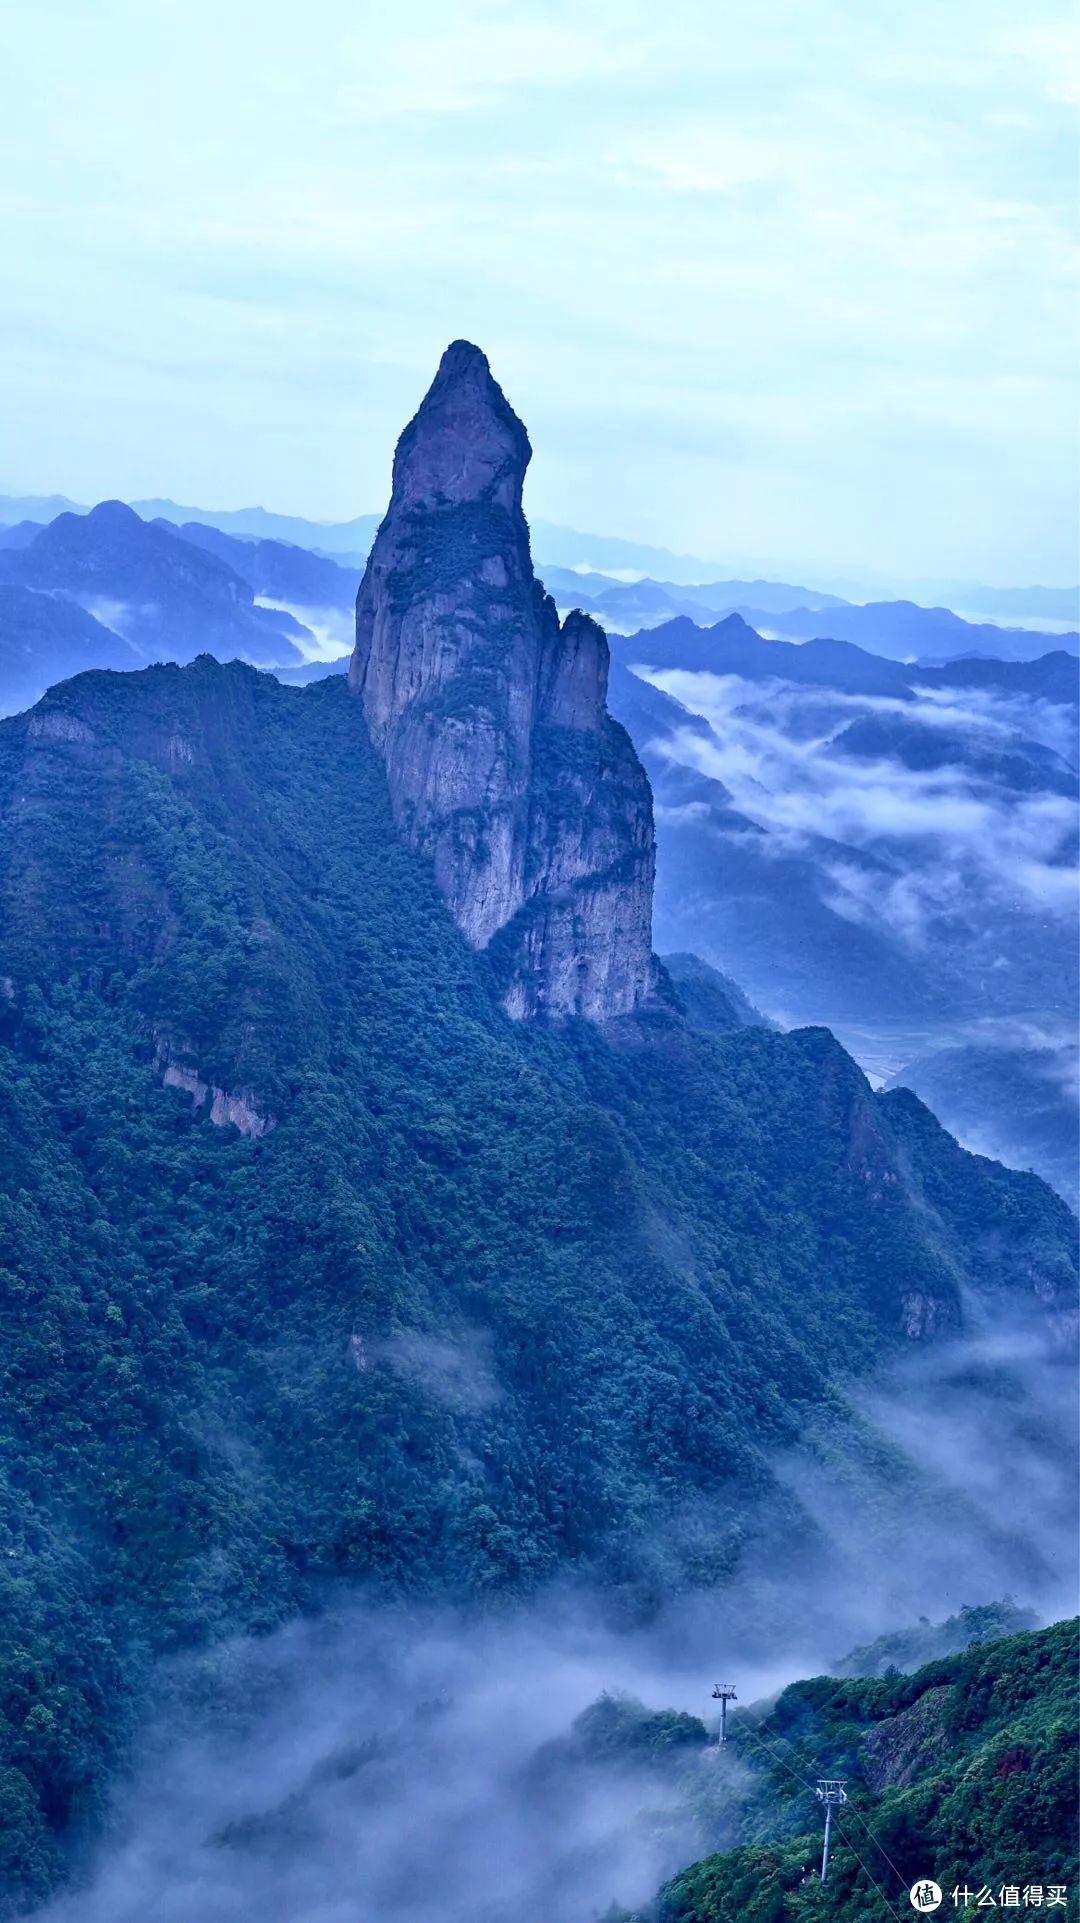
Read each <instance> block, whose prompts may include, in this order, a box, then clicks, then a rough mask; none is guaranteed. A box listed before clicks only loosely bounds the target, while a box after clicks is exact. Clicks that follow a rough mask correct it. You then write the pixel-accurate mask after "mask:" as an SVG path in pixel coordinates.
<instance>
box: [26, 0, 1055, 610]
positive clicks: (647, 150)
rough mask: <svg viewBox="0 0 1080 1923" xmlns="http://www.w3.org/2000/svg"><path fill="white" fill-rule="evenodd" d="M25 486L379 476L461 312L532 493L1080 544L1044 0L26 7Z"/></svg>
mask: <svg viewBox="0 0 1080 1923" xmlns="http://www.w3.org/2000/svg"><path fill="white" fill-rule="evenodd" d="M0 39H2V45H3V55H2V58H0V245H2V249H3V253H2V258H3V260H4V263H5V267H4V276H3V286H2V291H0V350H2V353H3V360H4V366H5V373H6V376H7V379H6V381H5V391H6V395H7V398H6V399H5V400H4V401H3V402H2V403H0V491H3V492H8V493H51V492H54V491H55V492H61V493H65V494H68V495H71V496H72V497H73V498H75V499H77V500H81V501H92V500H96V499H100V498H102V497H105V496H109V495H119V496H122V497H126V498H138V497H140V496H144V495H169V496H171V497H172V498H174V499H176V500H179V501H183V502H189V503H194V504H197V505H200V506H203V507H212V508H223V507H241V506H247V505H251V504H253V503H259V504H261V505H264V506H266V507H269V508H273V509H278V510H281V511H285V512H292V513H299V514H306V515H310V516H313V517H316V518H326V519H345V518H349V517H351V516H352V515H354V514H358V513H367V512H373V511H376V510H380V509H381V508H382V507H383V505H384V504H385V500H386V497H387V492H388V479H389V466H390V459H391V454H392V449H393V444H394V441H395V439H396V437H397V434H398V433H399V431H400V429H401V427H402V426H403V424H404V422H405V421H406V419H407V418H408V417H409V415H410V414H411V413H412V411H413V410H414V408H415V406H416V404H417V402H418V401H419V399H420V397H421V395H422V393H423V391H424V389H425V388H426V386H427V384H428V382H429V380H430V378H431V375H432V373H433V372H434V368H435V365H436V364H437V361H438V357H439V354H440V352H441V351H442V348H443V347H444V346H445V344H446V343H447V341H448V340H450V339H452V338H455V337H457V336H465V337H466V338H470V339H473V340H476V341H477V342H479V344H480V345H481V346H483V347H484V348H485V350H486V351H487V353H488V355H489V357H490V359H491V362H492V367H493V371H494V372H495V374H496V376H497V378H498V379H499V380H500V381H501V382H502V384H503V386H504V388H505V389H506V392H507V394H508V396H509V398H510V399H511V401H512V402H513V404H514V405H515V407H516V408H517V410H518V412H519V413H520V414H521V415H522V416H523V418H524V419H525V420H526V422H527V425H528V427H529V431H530V435H531V438H532V442H533V446H534V449H535V450H536V451H535V455H534V461H533V469H532V472H531V475H530V480H529V484H528V494H527V502H526V505H527V507H528V509H529V511H530V513H531V514H533V515H534V516H536V517H539V518H543V519H545V520H549V521H555V522H559V523H563V524H568V525H571V526H575V527H580V528H585V529H589V530H597V531H600V532H603V533H607V534H617V535H623V536H626V537H629V538H632V539H635V540H641V541H648V542H654V543H659V544H662V545H665V546H668V547H671V548H674V549H676V550H677V551H680V552H691V553H694V554H697V555H701V556H704V557H706V558H707V559H709V560H711V561H715V562H717V563H719V564H721V565H722V566H725V567H730V568H732V569H733V570H734V569H736V568H740V569H741V568H743V567H745V566H747V565H751V564H753V565H755V566H762V567H766V568H774V567H778V566H782V567H783V569H784V570H785V571H786V570H788V569H790V568H792V567H795V566H798V567H799V568H800V569H801V570H802V578H808V579H810V580H811V582H812V581H813V578H814V572H815V569H816V570H817V572H818V574H819V576H822V577H823V576H825V575H826V574H829V573H835V572H836V571H837V570H838V569H839V570H849V571H850V570H855V571H859V572H861V573H862V574H864V575H871V574H873V573H875V572H877V573H880V574H881V575H882V576H883V577H884V576H888V577H890V578H893V579H896V580H899V581H903V580H904V579H908V578H920V579H922V578H928V577H934V576H940V577H946V578H949V579H956V578H963V577H965V576H968V577H971V578H977V579H982V580H986V581H990V582H993V583H996V584H1000V585H1005V584H1009V583H1028V582H1031V581H1036V580H1037V581H1040V582H1045V583H1047V584H1051V585H1062V584H1065V583H1067V582H1070V581H1073V580H1075V579H1076V576H1077V555H1076V544H1077V534H1076V528H1077V480H1076V471H1077V461H1076V455H1077V437H1076V426H1075V422H1076V404H1077V393H1076V387H1077V366H1076V354H1075V347H1074V344H1073V337H1074V334H1075V319H1076V305H1075V271H1076V243H1077V238H1078V234H1077V216H1076V211H1075V177H1076V162H1077V127H1076V117H1075V105H1076V102H1077V100H1080V84H1078V81H1077V73H1076V67H1077V33H1076V28H1075V21H1074V17H1073V14H1072V8H1071V6H1065V5H1059V4H1057V0H1025V5H1024V6H1020V5H1018V4H1017V3H1016V0H948V4H947V5H946V4H943V3H942V0H905V4H903V5H900V4H893V3H892V0H874V4H872V5H859V4H857V0H664V4H663V5H657V4H656V0H649V3H648V4H642V3H641V0H578V4H575V5H566V4H562V0H509V3H508V4H499V3H498V0H456V4H455V5H454V6H453V7H447V6H446V5H445V4H438V5H436V4H434V0H399V3H398V4H397V5H393V6H388V5H386V4H385V0H383V4H380V5H368V4H365V3H364V0H347V3H346V0H307V3H306V4H305V5H303V6H298V5H296V4H295V0H287V4H283V3H282V0H260V3H259V4H258V5H250V4H248V3H247V0H214V4H210V0H183V4H179V3H178V0H153V4H151V5H147V4H146V0H95V4H94V5H93V6H87V4H86V0H36V4H35V5H33V6H32V7H31V6H28V5H26V3H25V0H15V3H14V4H12V0H0Z"/></svg>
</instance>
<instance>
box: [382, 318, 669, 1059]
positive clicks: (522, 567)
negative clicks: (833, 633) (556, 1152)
mask: <svg viewBox="0 0 1080 1923" xmlns="http://www.w3.org/2000/svg"><path fill="white" fill-rule="evenodd" d="M529 455H530V448H529V440H528V436H527V434H526V432H525V429H524V427H523V426H522V424H521V422H520V421H519V420H518V417H517V415H516V414H515V413H514V410H513V408H512V407H511V406H510V405H509V403H508V401H507V400H506V398H505V396H504V395H503V393H502V390H501V388H500V387H499V386H498V384H497V382H496V381H494V380H493V379H492V376H491V371H490V369H489V367H488V364H487V361H486V360H485V358H484V356H483V354H482V353H481V352H480V350H479V348H478V347H472V346H470V344H469V343H468V342H467V341H455V342H454V343H453V344H452V346H450V347H448V348H447V350H446V353H445V354H444V355H443V358H442V362H441V364H440V367H439V371H438V373H437V374H436V376H435V379H434V381H433V382H432V385H431V387H430V389H429V390H428V393H427V395H426V396H425V398H424V400H423V402H422V403H421V406H420V408H419V410H418V412H417V413H416V415H415V417H414V419H413V420H412V421H410V423H409V425H408V427H407V428H406V429H405V432H404V434H403V435H402V437H401V440H400V441H399V443H398V449H397V455H396V457H395V460H394V485H393V493H392V496H391V500H390V508H389V511H388V513H387V515H386V518H385V520H384V521H383V523H382V526H381V527H380V528H379V531H378V534H377V535H376V537H375V542H374V545H373V547H372V550H371V553H370V555H369V557H368V564H367V568H366V570H365V572H364V578H363V581H362V582H361V584H360V592H359V594H358V595H357V597H356V647H355V649H354V651H353V658H352V663H351V666H350V669H349V683H350V686H351V687H352V688H353V690H354V692H355V693H356V694H357V695H358V696H359V697H360V699H361V700H362V702H363V707H364V718H365V721H366V724H367V729H368V733H369V735H370V737H371V740H372V742H373V743H374V745H375V747H376V749H377V750H378V752H379V754H380V755H381V756H382V759H383V763H384V766H385V768H386V776H387V783H388V786H389V791H390V800H391V804H392V806H393V810H394V816H395V819H396V821H397V824H398V827H399V828H400V829H401V831H402V833H403V834H405V835H406V837H407V838H408V840H409V841H410V843H411V844H412V846H413V847H414V848H417V849H418V850H420V851H421V852H422V853H423V854H424V855H425V856H426V857H427V858H428V859H429V860H430V862H431V864H432V869H433V872H434V878H435V880H436V882H437V884H438V886H439V888H440V889H441V891H442V894H443V897H444V899H445V900H446V903H447V905H448V907H449V908H450V911H451V913H452V914H453V916H454V919H455V921H456V922H457V924H458V927H459V928H460V929H461V930H462V932H463V934H464V935H465V937H466V939H467V940H468V941H469V942H471V943H472V945H473V947H474V948H478V949H485V950H487V951H488V952H489V953H490V956H491V960H492V965H493V968H494V970H495V974H496V978H497V979H498V980H499V981H500V983H501V986H502V989H503V1005H504V1007H505V1008H506V1009H507V1011H508V1013H510V1014H511V1015H514V1016H517V1017H531V1016H544V1017H562V1016H565V1015H583V1016H585V1017H587V1018H588V1019H590V1020H593V1021H606V1020H608V1019H609V1018H611V1017H613V1016H619V1015H625V1014H629V1013H631V1012H632V1011H633V1010H634V1009H637V1008H640V1007H642V1006H643V1005H644V1004H646V1003H647V1002H648V1001H649V1000H650V998H651V997H652V996H653V994H654V991H655V986H656V974H655V968H654V964H653V957H652V951H651V945H650V922H651V914H652V884H653V868H654V848H653V823H652V797H651V795H650V792H649V784H648V781H647V780H646V777H645V771H644V769H643V768H642V767H641V765H640V763H639V762H638V760H637V758H636V756H635V754H634V750H633V747H632V746H631V743H630V739H629V736H628V735H626V734H624V733H623V730H622V729H621V728H620V727H619V726H618V725H617V723H616V722H614V721H613V720H612V719H611V716H610V715H609V714H608V712H607V709H606V707H605V705H604V702H605V693H606V689H607V677H608V644H607V637H606V635H605V634H604V631H603V629H602V628H601V627H598V626H597V624H596V622H595V621H593V620H591V619H590V618H589V616H588V615H586V614H580V613H576V614H571V615H568V617H567V619H566V621H565V622H564V623H563V624H562V625H561V626H560V623H559V617H558V614H557V612H556V608H555V603H554V601H552V600H551V599H550V597H549V596H548V595H546V594H545V593H544V591H543V589H542V588H541V586H540V584H539V582H538V581H537V580H536V578H535V576H534V574H533V569H532V562H531V559H530V555H529V535H528V528H527V527H526V524H525V516H524V514H523V513H522V511H521V485H522V481H523V480H524V477H525V469H526V466H527V465H528V461H529Z"/></svg>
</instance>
